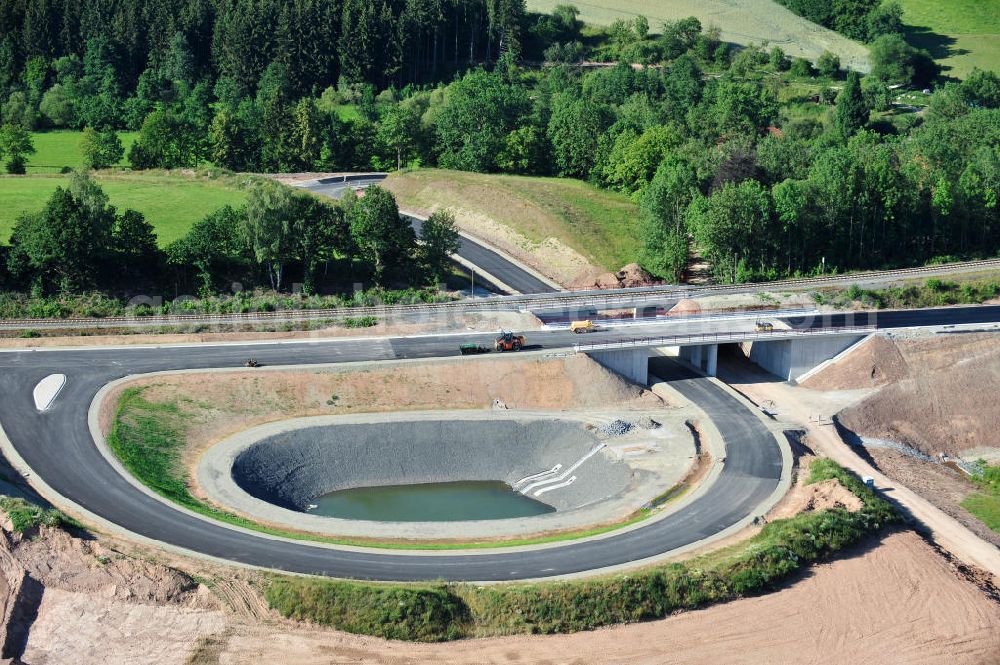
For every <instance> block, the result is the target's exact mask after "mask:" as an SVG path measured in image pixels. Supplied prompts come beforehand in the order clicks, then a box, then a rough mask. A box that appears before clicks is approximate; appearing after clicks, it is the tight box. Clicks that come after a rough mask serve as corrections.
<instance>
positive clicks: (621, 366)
mask: <svg viewBox="0 0 1000 665" xmlns="http://www.w3.org/2000/svg"><path fill="white" fill-rule="evenodd" d="M587 355H588V356H590V357H591V358H593V359H594V360H596V361H597V362H598V363H599V364H600V365H601V366H602V367H605V368H607V369H610V370H611V371H612V372H617V373H618V374H621V375H622V376H623V377H625V378H626V379H628V380H629V381H632V382H633V383H638V384H639V385H640V386H644V385H646V384H647V383H648V382H649V351H648V350H647V349H646V348H644V347H640V348H637V349H623V350H620V351H590V352H588V353H587Z"/></svg>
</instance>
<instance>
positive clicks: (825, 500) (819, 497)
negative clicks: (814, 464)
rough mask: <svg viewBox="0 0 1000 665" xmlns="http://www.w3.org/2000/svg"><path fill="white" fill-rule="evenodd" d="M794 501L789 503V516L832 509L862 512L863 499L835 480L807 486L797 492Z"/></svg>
mask: <svg viewBox="0 0 1000 665" xmlns="http://www.w3.org/2000/svg"><path fill="white" fill-rule="evenodd" d="M793 498H794V500H793V501H791V502H789V504H788V505H787V510H788V513H789V515H798V514H799V513H809V512H818V511H821V510H829V509H832V508H841V509H844V510H848V511H850V512H852V513H853V512H857V511H859V510H861V506H862V504H861V499H859V498H858V497H856V496H855V495H854V494H852V493H851V492H850V490H848V489H847V488H846V487H844V486H843V485H841V484H840V483H839V482H838V481H837V480H836V479H835V478H831V479H830V480H824V481H822V482H819V483H813V484H811V485H805V486H803V487H802V488H801V491H799V492H796V494H795V496H794V497H793Z"/></svg>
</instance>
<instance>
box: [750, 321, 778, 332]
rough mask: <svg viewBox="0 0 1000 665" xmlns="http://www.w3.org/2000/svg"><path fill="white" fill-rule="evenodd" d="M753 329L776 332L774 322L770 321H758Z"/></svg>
mask: <svg viewBox="0 0 1000 665" xmlns="http://www.w3.org/2000/svg"><path fill="white" fill-rule="evenodd" d="M753 329H754V331H755V332H774V324H773V323H771V322H769V321H757V323H755V324H754V325H753Z"/></svg>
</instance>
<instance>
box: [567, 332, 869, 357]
mask: <svg viewBox="0 0 1000 665" xmlns="http://www.w3.org/2000/svg"><path fill="white" fill-rule="evenodd" d="M876 331H878V326H877V325H868V326H831V327H823V328H775V329H774V330H762V331H756V330H739V331H729V332H715V333H709V332H706V333H693V334H688V335H671V336H667V337H628V338H622V339H618V340H613V341H610V342H593V343H590V344H574V345H573V351H575V352H576V353H586V352H588V351H612V350H617V349H628V348H638V347H646V346H686V345H689V344H698V343H701V344H715V343H719V342H746V341H754V342H758V341H761V340H767V339H773V338H778V339H794V338H796V337H820V336H825V335H847V334H858V335H862V334H871V333H874V332H876Z"/></svg>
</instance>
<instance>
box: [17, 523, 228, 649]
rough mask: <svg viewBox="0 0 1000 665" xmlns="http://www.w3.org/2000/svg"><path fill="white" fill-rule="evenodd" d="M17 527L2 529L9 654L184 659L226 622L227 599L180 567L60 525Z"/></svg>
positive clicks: (222, 627) (221, 628) (218, 630)
mask: <svg viewBox="0 0 1000 665" xmlns="http://www.w3.org/2000/svg"><path fill="white" fill-rule="evenodd" d="M9 528H10V525H9V524H5V525H4V531H3V532H2V534H0V569H2V571H0V573H2V574H0V581H3V582H4V584H2V585H0V587H2V592H3V601H4V602H3V605H4V606H5V607H8V608H13V615H11V614H10V613H6V614H5V618H7V619H8V621H7V623H6V624H5V625H4V632H5V639H4V641H3V649H4V653H3V655H4V656H6V657H20V658H21V660H20V661H19V662H24V663H31V664H32V665H35V664H39V665H40V664H45V663H108V664H119V663H120V664H122V665H125V664H132V663H161V664H167V665H169V664H173V663H177V664H178V665H181V664H182V663H185V662H186V661H187V659H188V657H189V655H190V654H191V653H192V652H193V651H194V647H195V644H196V643H197V641H198V640H199V639H200V638H202V637H204V636H206V635H211V634H215V633H218V632H220V631H221V630H223V629H224V627H225V625H226V622H227V621H228V618H227V616H226V614H225V613H224V612H223V611H222V604H221V603H220V602H219V600H218V599H217V598H216V597H215V596H213V595H212V593H211V592H210V591H209V590H208V589H207V588H206V587H204V586H202V585H200V584H198V583H196V582H195V581H194V580H193V579H192V578H191V577H189V576H188V575H186V574H185V573H182V572H180V571H179V570H176V569H174V568H171V567H169V566H166V565H164V564H162V563H157V562H155V561H152V560H149V559H145V558H142V557H136V556H132V555H129V554H125V553H124V552H123V551H122V549H119V548H117V547H115V546H114V545H112V544H110V543H109V544H106V543H104V542H101V541H98V540H94V539H92V538H88V537H77V536H73V535H70V534H69V533H67V532H65V531H62V530H61V529H54V528H48V527H41V528H40V529H35V530H31V531H29V532H28V533H25V534H23V535H22V534H12V533H11V532H10V531H9ZM25 634H26V637H27V639H25Z"/></svg>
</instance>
